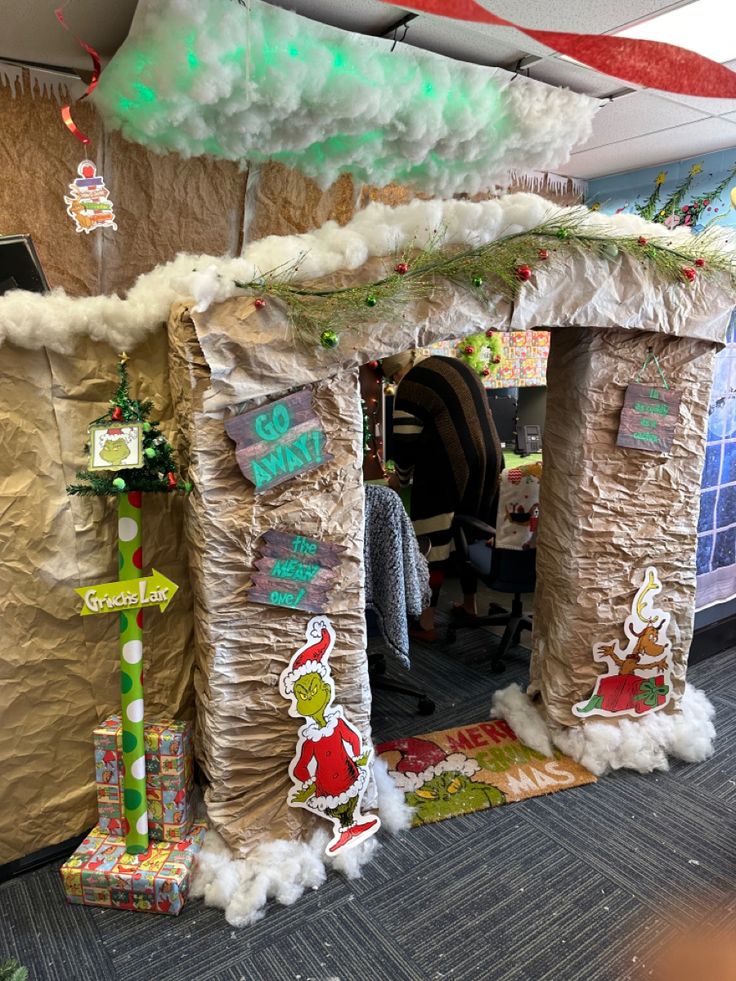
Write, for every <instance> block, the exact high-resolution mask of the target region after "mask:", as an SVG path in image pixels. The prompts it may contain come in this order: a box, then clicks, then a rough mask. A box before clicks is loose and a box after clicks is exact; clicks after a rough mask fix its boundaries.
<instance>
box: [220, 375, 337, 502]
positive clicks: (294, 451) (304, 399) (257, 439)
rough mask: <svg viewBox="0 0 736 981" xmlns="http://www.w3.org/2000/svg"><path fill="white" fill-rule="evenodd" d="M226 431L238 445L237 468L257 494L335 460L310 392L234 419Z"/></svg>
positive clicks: (287, 397)
mask: <svg viewBox="0 0 736 981" xmlns="http://www.w3.org/2000/svg"><path fill="white" fill-rule="evenodd" d="M225 430H226V431H227V434H228V436H229V437H230V439H232V440H233V441H234V442H235V445H236V450H235V456H236V458H237V461H238V466H239V467H240V469H241V471H242V473H243V476H244V477H245V478H246V479H247V480H249V481H250V482H251V483H252V484H255V488H256V493H257V494H262V493H263V492H264V491H267V490H270V489H271V488H272V487H277V486H278V485H279V484H282V483H284V481H286V480H293V479H294V478H295V477H298V476H301V475H302V474H306V473H309V472H310V471H311V470H314V469H316V468H317V467H319V466H321V465H322V464H323V463H325V462H327V461H328V460H332V459H333V457H332V455H331V454H330V453H328V452H327V450H326V448H325V433H324V430H323V429H322V426H321V425H320V421H319V416H318V415H317V413H316V412H315V411H314V408H313V405H312V393H311V391H310V390H309V389H304V391H301V392H295V393H294V394H293V395H287V396H286V398H284V399H279V401H278V402H271V403H269V404H268V405H265V406H261V407H260V408H258V409H252V410H251V411H250V412H243V413H241V414H240V415H237V416H233V417H232V419H228V420H227V422H226V423H225Z"/></svg>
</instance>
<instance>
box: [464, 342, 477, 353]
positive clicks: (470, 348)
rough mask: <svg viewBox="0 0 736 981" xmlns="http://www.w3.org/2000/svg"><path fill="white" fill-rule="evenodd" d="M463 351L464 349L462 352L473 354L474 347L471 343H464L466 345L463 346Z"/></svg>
mask: <svg viewBox="0 0 736 981" xmlns="http://www.w3.org/2000/svg"><path fill="white" fill-rule="evenodd" d="M463 351H464V352H465V353H466V354H475V348H474V347H473V345H472V344H467V345H466V346H465V347H464V348H463Z"/></svg>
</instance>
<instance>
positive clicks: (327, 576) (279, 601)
mask: <svg viewBox="0 0 736 981" xmlns="http://www.w3.org/2000/svg"><path fill="white" fill-rule="evenodd" d="M260 550H261V555H260V557H259V558H258V559H257V560H256V563H255V566H256V570H257V572H256V574H255V575H254V576H253V585H252V586H251V587H250V588H249V590H248V599H249V600H250V601H251V602H252V603H265V604H267V605H269V606H286V607H289V608H290V609H294V610H305V611H307V612H309V613H324V612H325V610H326V607H327V604H328V601H329V593H330V590H331V589H332V586H333V585H334V582H335V579H336V578H337V573H338V569H339V566H340V553H341V552H344V551H345V546H344V545H335V544H333V543H332V542H321V541H318V540H317V539H314V538H307V537H306V536H304V535H300V534H297V533H296V532H283V531H268V532H266V534H265V535H264V536H263V538H262V539H261V542H260Z"/></svg>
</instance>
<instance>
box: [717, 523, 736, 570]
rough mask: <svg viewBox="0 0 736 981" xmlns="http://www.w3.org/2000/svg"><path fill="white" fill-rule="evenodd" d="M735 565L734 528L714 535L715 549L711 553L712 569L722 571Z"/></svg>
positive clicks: (735, 541) (735, 536)
mask: <svg viewBox="0 0 736 981" xmlns="http://www.w3.org/2000/svg"><path fill="white" fill-rule="evenodd" d="M735 563H736V528H727V529H726V530H725V531H719V532H717V533H716V547H715V549H714V551H713V568H714V569H722V568H723V567H724V566H727V565H734V564H735Z"/></svg>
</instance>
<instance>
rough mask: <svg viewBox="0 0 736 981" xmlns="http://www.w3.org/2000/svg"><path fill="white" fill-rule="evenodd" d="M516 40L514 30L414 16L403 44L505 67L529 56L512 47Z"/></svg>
mask: <svg viewBox="0 0 736 981" xmlns="http://www.w3.org/2000/svg"><path fill="white" fill-rule="evenodd" d="M400 36H401V34H399V37H400ZM520 37H521V35H519V33H518V31H509V30H505V29H503V28H488V27H486V28H483V29H480V28H478V27H475V26H470V25H469V24H461V23H459V22H458V21H451V20H447V19H446V18H444V17H418V18H417V19H416V20H415V21H412V22H411V24H410V25H409V30H408V31H407V34H406V41H407V44H411V45H414V46H415V47H417V48H424V49H425V50H427V51H436V52H437V53H438V54H443V55H447V56H448V57H449V58H455V59H457V60H458V61H470V62H474V63H475V64H478V65H502V66H504V67H509V66H510V65H513V64H514V63H515V62H517V61H519V60H520V59H521V58H524V57H526V55H527V54H529V46H525V47H523V48H520V47H518V46H517V45H516V44H515V42H516V41H518V40H519V38H520ZM541 50H543V49H542V48H541V47H540V51H541Z"/></svg>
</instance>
